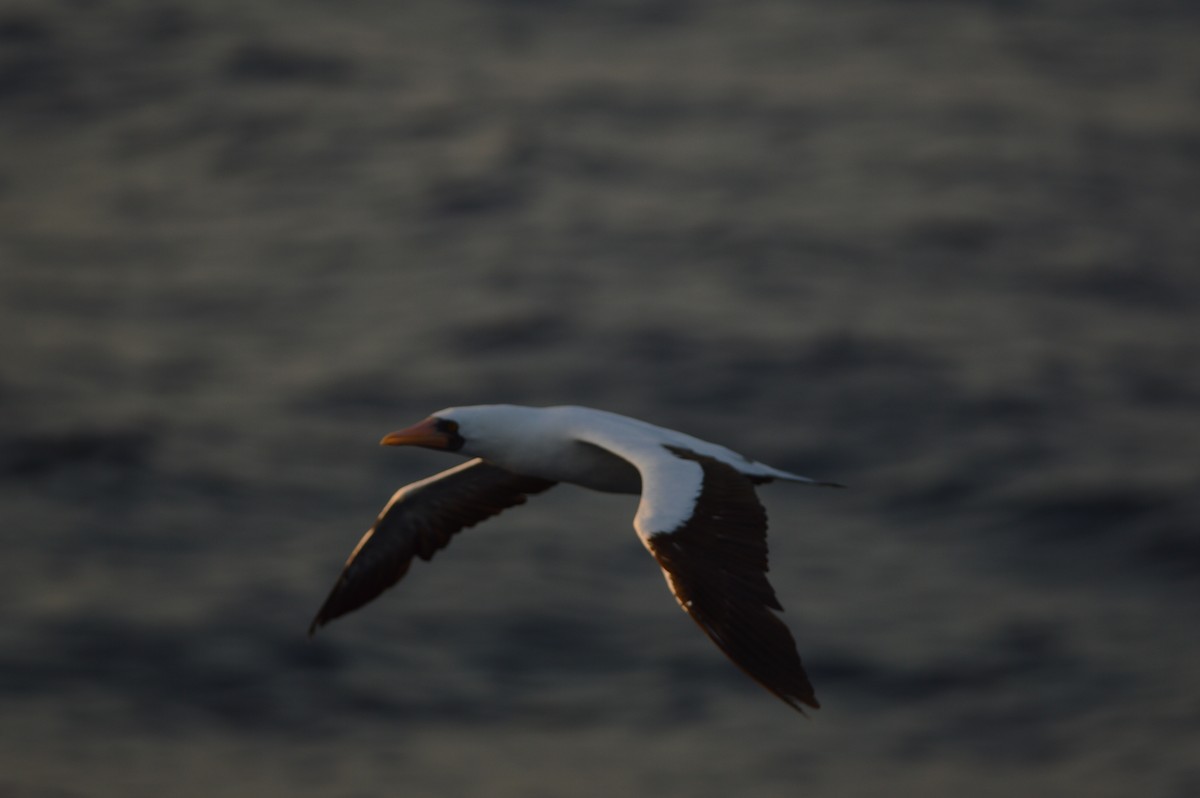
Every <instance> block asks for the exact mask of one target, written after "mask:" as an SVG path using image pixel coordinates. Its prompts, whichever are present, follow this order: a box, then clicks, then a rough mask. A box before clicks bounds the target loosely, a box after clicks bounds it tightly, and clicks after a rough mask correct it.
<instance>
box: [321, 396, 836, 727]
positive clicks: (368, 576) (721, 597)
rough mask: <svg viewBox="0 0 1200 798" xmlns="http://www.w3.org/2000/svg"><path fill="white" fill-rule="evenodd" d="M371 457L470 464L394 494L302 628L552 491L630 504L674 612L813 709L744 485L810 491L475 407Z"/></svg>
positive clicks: (427, 423) (771, 686) (541, 416)
mask: <svg viewBox="0 0 1200 798" xmlns="http://www.w3.org/2000/svg"><path fill="white" fill-rule="evenodd" d="M381 443H382V445H384V446H423V447H426V448H430V449H443V450H446V451H452V452H458V453H459V454H463V455H467V456H469V457H472V458H474V459H472V460H469V461H468V462H466V463H463V464H461V465H458V466H455V467H454V468H451V469H449V470H447V471H443V472H441V473H440V474H435V475H433V476H431V477H428V478H427V479H423V480H420V481H418V482H414V483H412V484H411V485H407V486H405V487H403V488H401V489H400V490H399V491H397V492H396V494H395V495H394V496H393V497H392V499H391V501H389V502H388V503H387V505H386V506H385V507H384V508H383V511H382V512H381V513H380V514H379V517H378V518H377V519H376V521H375V525H374V526H373V527H371V529H370V530H369V531H368V532H367V533H366V534H365V535H364V536H363V538H362V540H360V541H359V543H358V546H356V547H355V549H354V551H353V552H352V553H351V554H350V558H349V559H348V560H347V561H346V565H345V568H344V569H343V570H342V573H341V576H340V577H339V578H338V581H337V583H336V584H335V585H334V587H333V590H332V592H330V594H329V598H327V599H326V600H325V603H324V604H323V605H322V606H321V609H320V610H319V611H318V612H317V616H316V618H314V619H313V622H312V625H311V626H310V627H309V634H310V635H311V634H313V633H314V632H315V631H316V630H317V628H318V627H321V626H323V625H325V624H326V623H328V622H329V621H331V620H333V619H334V618H337V617H338V616H341V615H344V614H346V613H348V612H351V611H352V610H355V609H357V608H359V607H361V606H363V605H364V604H366V603H368V602H369V601H371V600H372V599H374V598H375V597H376V596H378V595H379V594H380V593H382V592H383V591H384V590H386V589H387V588H389V587H391V586H392V585H394V584H396V583H397V582H398V581H400V579H401V578H402V577H403V576H404V574H405V573H407V571H408V568H409V566H410V565H411V564H412V559H413V557H414V556H417V557H420V558H421V559H423V560H429V559H430V558H432V557H433V555H434V553H435V552H437V550H438V549H441V548H443V547H444V546H445V545H446V544H447V543H449V542H450V538H451V537H452V536H453V535H454V534H455V533H457V532H458V531H460V530H462V529H465V528H466V527H469V526H473V525H475V524H477V523H479V522H480V521H483V520H484V519H486V518H490V517H491V516H493V515H496V514H497V513H500V512H502V511H503V510H506V509H508V508H509V507H513V506H515V505H518V504H523V503H524V502H525V499H526V497H527V496H530V495H532V494H535V493H541V492H542V491H544V490H546V489H547V488H550V487H552V486H553V485H554V484H555V483H556V482H569V483H571V484H574V485H581V486H583V487H585V488H591V489H593V490H599V491H606V492H614V493H634V494H636V493H640V494H641V502H640V504H639V505H638V510H637V514H636V515H635V516H634V519H633V526H634V529H635V530H636V531H637V534H638V537H639V538H641V541H642V544H643V545H644V546H645V547H646V548H647V549H648V550H649V551H650V553H651V554H653V555H654V558H655V559H656V560H657V561H658V564H659V565H660V566H662V569H663V574H664V576H665V577H666V579H667V584H668V585H669V586H670V588H671V592H672V593H673V594H674V595H675V599H676V600H677V601H678V602H679V606H680V607H682V608H683V610H684V611H685V612H687V613H688V615H690V616H691V617H692V618H693V619H694V620H695V621H696V623H697V624H699V625H700V628H701V629H703V630H704V631H705V633H707V634H708V636H709V637H710V638H711V639H712V641H713V642H714V643H716V644H717V646H718V647H719V648H720V649H721V650H722V651H724V652H725V654H726V655H727V656H728V657H729V658H730V659H731V660H733V662H734V663H736V664H737V665H738V666H739V667H741V668H742V670H744V671H745V672H746V673H747V674H748V675H749V676H750V677H752V678H753V679H754V680H755V681H757V682H758V683H759V684H761V685H762V686H763V687H765V688H767V689H768V690H770V691H771V692H772V693H774V694H775V695H776V696H778V697H779V698H781V699H782V700H783V701H785V702H786V703H787V704H788V705H789V706H791V707H793V708H794V709H797V710H799V711H800V712H803V711H804V710H803V708H802V707H801V704H804V705H807V706H809V707H813V708H816V707H818V706H820V705H819V704H818V703H817V698H816V696H815V695H814V693H813V688H812V685H811V684H810V683H809V681H808V676H807V675H806V674H805V672H804V667H803V665H802V664H801V662H800V655H799V654H798V653H797V651H796V643H795V641H794V640H793V638H792V635H791V632H789V631H788V628H787V626H786V625H784V623H783V621H781V620H780V619H779V618H778V617H777V616H776V615H775V613H773V612H772V610H780V611H782V610H783V608H782V607H781V606H780V604H779V600H778V599H777V598H776V597H775V591H774V590H773V589H772V587H771V585H770V583H769V582H768V581H767V576H766V572H767V538H766V532H767V516H766V513H765V512H764V510H763V508H762V505H761V504H759V502H758V498H757V496H756V495H755V492H754V486H755V485H759V484H763V483H766V482H771V481H772V480H776V479H778V480H786V481H788V482H802V483H807V484H810V485H829V486H834V487H840V486H838V485H837V483H833V482H818V481H816V480H813V479H809V478H808V477H802V476H799V475H797V474H792V473H789V472H787V471H781V470H779V469H777V468H772V467H771V466H768V465H764V464H763V463H758V462H755V461H753V460H750V459H749V458H746V457H743V456H742V455H740V454H738V453H736V452H734V451H731V450H729V449H726V448H725V447H724V446H718V445H717V444H714V443H708V442H707V441H702V440H700V439H699V438H693V437H692V436H690V435H685V434H683V433H681V432H676V431H674V430H669V429H665V428H663V427H657V426H654V425H653V424H648V423H646V422H644V421H638V420H637V419H633V418H629V417H627V416H621V415H617V414H615V413H608V412H605V411H603V410H592V409H589V408H585V407H547V408H536V407H520V406H516V405H479V406H475V407H455V408H449V409H447V410H442V411H439V412H437V413H435V414H433V415H432V416H430V417H429V418H427V419H425V420H424V421H422V422H420V423H418V424H415V425H413V426H411V427H408V428H407V429H403V430H400V431H399V432H393V433H391V434H390V435H387V436H385V437H384V438H383V440H382V441H381Z"/></svg>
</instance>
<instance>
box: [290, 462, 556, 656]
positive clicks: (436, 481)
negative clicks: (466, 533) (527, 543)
mask: <svg viewBox="0 0 1200 798" xmlns="http://www.w3.org/2000/svg"><path fill="white" fill-rule="evenodd" d="M554 484H555V483H553V482H550V481H548V480H545V479H538V478H536V477H526V476H522V475H520V474H514V473H512V472H511V471H505V470H504V469H502V468H499V467H497V466H494V465H491V464H489V463H485V462H484V461H483V460H480V459H475V460H471V461H469V462H466V463H463V464H462V465H459V466H455V467H454V468H451V469H448V470H446V471H443V472H441V473H440V474H434V475H433V476H432V477H429V478H427V479H423V480H420V481H419V482H414V483H412V484H411V485H406V486H405V487H403V488H401V489H400V490H398V491H396V494H395V495H394V496H392V499H391V501H389V502H388V503H387V505H386V506H385V507H384V508H383V511H382V512H381V513H380V514H379V517H378V518H377V519H376V521H375V525H374V526H373V527H371V529H370V530H368V532H367V533H366V534H365V535H363V537H362V540H360V541H359V542H358V545H357V546H356V547H355V548H354V551H353V552H351V554H350V558H349V559H348V560H346V565H345V567H344V568H343V569H342V574H341V576H340V577H338V580H337V584H335V585H334V586H333V590H332V591H331V592H330V594H329V597H328V598H327V599H325V603H324V604H323V605H321V609H320V610H319V611H318V612H317V616H316V617H315V618H314V619H313V622H312V625H310V626H309V628H308V633H309V635H310V636H311V635H312V634H313V633H314V632H316V631H317V629H318V628H319V627H321V626H324V625H325V624H327V623H329V622H330V621H332V620H333V619H334V618H337V617H339V616H341V615H345V614H346V613H348V612H351V611H353V610H356V609H358V608H359V607H361V606H363V605H364V604H366V603H368V602H370V601H371V600H372V599H374V598H375V597H376V596H378V595H379V594H380V593H382V592H383V591H385V590H387V589H388V588H389V587H391V586H392V585H394V584H396V583H397V582H399V581H400V579H401V578H402V577H403V576H404V575H405V574H406V573H407V572H408V568H409V566H410V565H411V564H412V559H413V557H420V558H421V559H422V560H429V559H430V558H432V557H433V555H434V554H435V553H436V552H437V551H438V550H439V549H442V548H444V547H445V546H446V544H448V543H449V542H450V538H451V537H453V536H454V534H455V533H457V532H459V531H460V530H463V529H466V528H467V527H469V526H474V525H475V524H477V523H479V522H480V521H483V520H485V519H487V518H490V517H492V516H493V515H496V514H497V513H500V512H502V511H504V510H507V509H508V508H509V507H514V506H516V505H518V504H523V503H524V502H525V498H526V497H527V496H529V495H531V494H534V493H541V492H542V491H544V490H546V489H548V488H550V487H552V486H553V485H554Z"/></svg>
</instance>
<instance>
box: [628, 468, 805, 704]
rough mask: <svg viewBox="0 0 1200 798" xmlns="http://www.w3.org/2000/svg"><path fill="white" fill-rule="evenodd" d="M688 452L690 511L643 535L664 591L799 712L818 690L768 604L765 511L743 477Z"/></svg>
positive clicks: (771, 595)
mask: <svg viewBox="0 0 1200 798" xmlns="http://www.w3.org/2000/svg"><path fill="white" fill-rule="evenodd" d="M667 448H668V449H669V450H670V451H671V452H672V453H673V454H675V455H676V456H677V457H680V458H683V459H685V460H694V461H695V462H697V463H699V464H700V467H701V469H702V470H703V483H702V487H701V491H700V495H699V496H698V497H697V499H696V507H695V511H694V512H693V513H692V515H691V517H690V518H688V519H687V520H686V521H684V522H683V523H682V525H680V526H677V527H676V528H675V529H673V530H670V531H668V532H656V533H654V534H651V535H649V536H648V538H647V548H649V549H650V552H651V553H652V554H653V555H654V557H655V559H657V560H658V563H659V565H661V566H662V568H663V572H664V574H665V575H666V578H667V584H668V585H670V587H671V592H673V593H674V594H675V598H676V599H677V600H678V601H679V605H680V606H681V607H683V609H684V610H685V611H686V612H687V613H688V614H689V615H691V616H692V618H693V619H694V620H695V621H696V623H698V624H699V625H700V628H701V629H703V630H704V631H705V632H706V633H707V634H708V636H709V637H710V638H712V641H713V642H714V643H716V644H717V646H718V647H720V649H721V650H722V651H724V652H725V654H726V655H727V656H728V657H729V658H730V659H731V660H733V661H734V662H735V663H736V664H737V665H738V666H739V667H740V668H741V669H742V670H744V671H745V672H746V673H747V674H749V675H750V676H751V677H752V678H753V679H754V680H755V681H757V682H758V683H759V684H761V685H762V686H763V687H765V688H767V689H768V690H770V691H771V692H772V693H774V694H775V695H777V696H779V698H781V699H783V700H784V701H785V702H786V703H787V704H788V705H790V706H791V707H792V708H794V709H797V710H799V711H800V712H801V713H802V714H803V712H804V709H803V708H802V707H801V706H800V705H801V704H807V705H808V706H810V707H813V708H817V707H819V706H820V705H819V704H818V703H817V697H816V695H815V694H814V693H813V688H812V685H811V684H810V683H809V681H808V676H807V675H806V674H805V672H804V666H803V665H802V664H801V662H800V655H799V653H797V651H796V641H795V640H793V639H792V634H791V632H789V631H788V628H787V626H786V625H784V623H783V621H782V620H780V619H779V617H778V616H776V615H775V613H774V612H772V610H780V611H782V610H783V607H781V606H780V604H779V600H778V599H777V598H776V597H775V591H774V589H772V587H771V584H770V583H769V582H768V581H767V514H766V512H765V511H764V510H763V508H762V505H761V504H759V502H758V497H757V496H756V495H755V494H754V487H753V485H752V483H751V482H750V480H749V479H747V478H746V477H745V476H744V475H742V474H740V473H738V472H737V471H736V470H735V469H734V468H733V467H731V466H728V465H726V464H724V463H722V462H720V461H719V460H715V459H713V458H711V457H706V456H702V455H698V454H695V453H694V452H691V451H688V450H686V449H681V448H677V447H667Z"/></svg>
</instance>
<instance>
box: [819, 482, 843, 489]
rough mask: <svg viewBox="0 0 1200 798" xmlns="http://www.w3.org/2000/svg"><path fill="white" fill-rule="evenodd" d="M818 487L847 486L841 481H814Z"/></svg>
mask: <svg viewBox="0 0 1200 798" xmlns="http://www.w3.org/2000/svg"><path fill="white" fill-rule="evenodd" d="M813 484H814V485H816V486H817V487H818V488H844V487H846V486H845V485H843V484H842V483H840V482H814V483H813Z"/></svg>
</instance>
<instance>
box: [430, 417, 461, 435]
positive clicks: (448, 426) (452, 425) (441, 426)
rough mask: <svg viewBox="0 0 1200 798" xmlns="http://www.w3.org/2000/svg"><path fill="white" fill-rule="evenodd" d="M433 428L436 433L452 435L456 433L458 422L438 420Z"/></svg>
mask: <svg viewBox="0 0 1200 798" xmlns="http://www.w3.org/2000/svg"><path fill="white" fill-rule="evenodd" d="M435 426H436V427H437V431H438V432H445V433H448V434H450V435H454V434H455V433H457V432H458V422H457V421H450V420H448V419H444V418H439V419H438V421H437V424H436V425H435Z"/></svg>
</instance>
